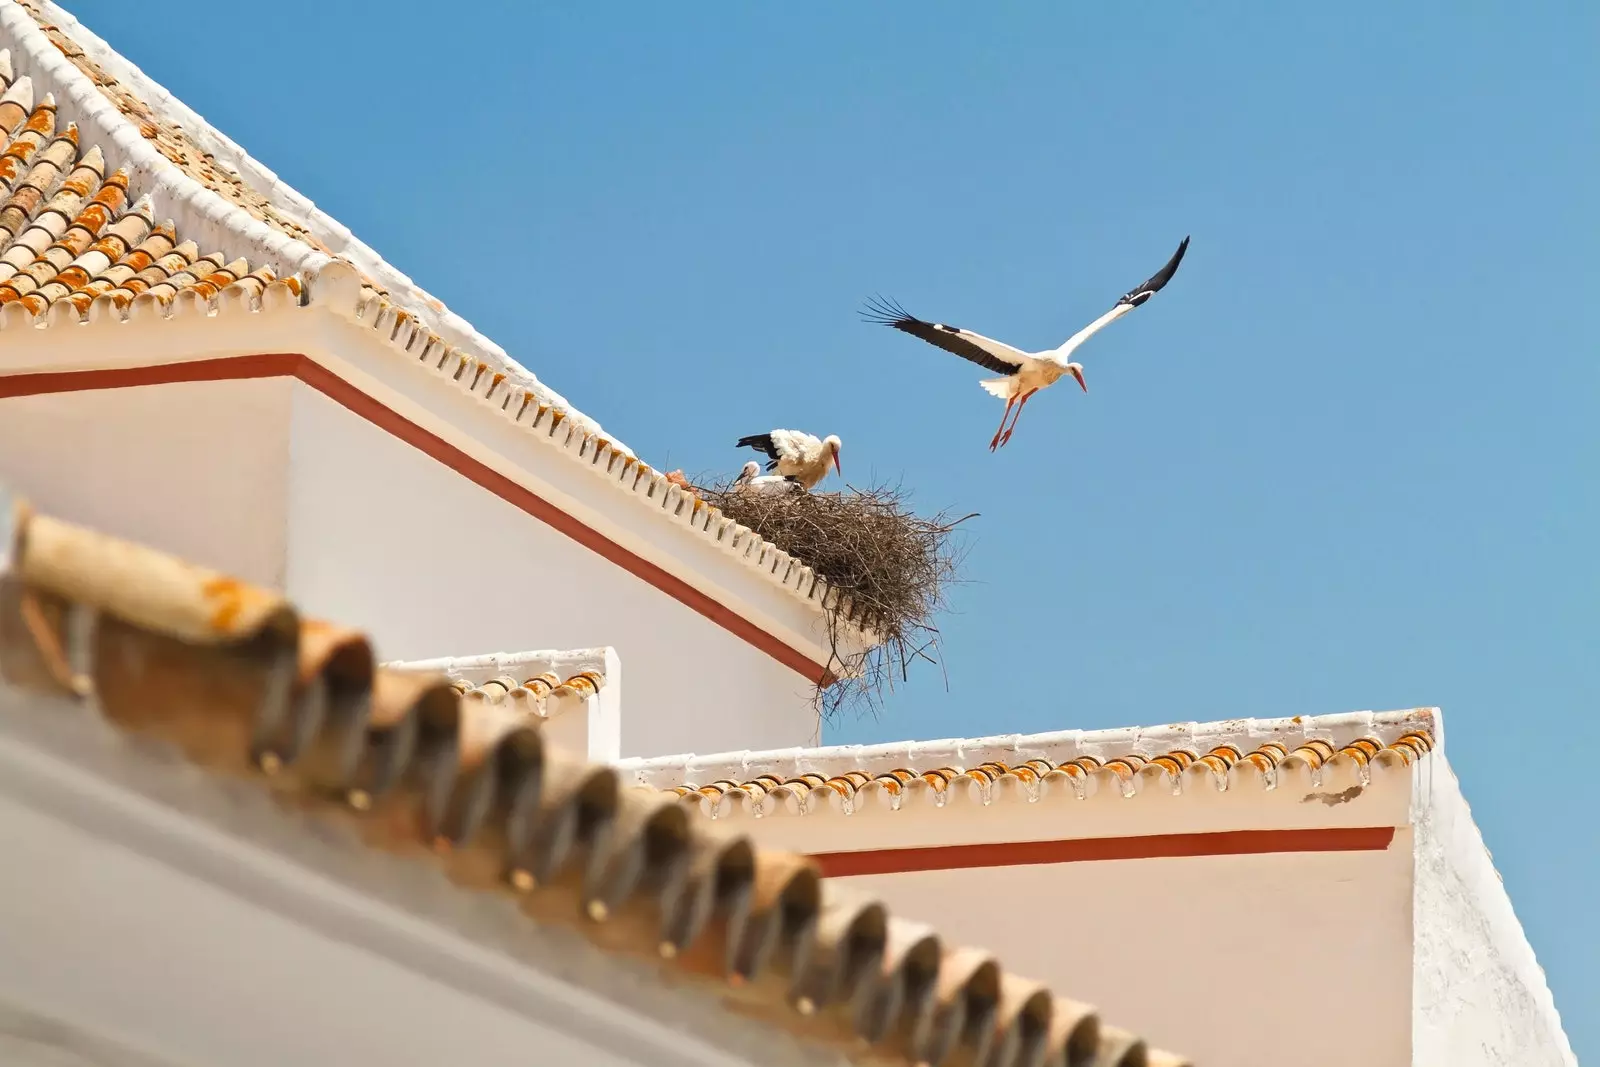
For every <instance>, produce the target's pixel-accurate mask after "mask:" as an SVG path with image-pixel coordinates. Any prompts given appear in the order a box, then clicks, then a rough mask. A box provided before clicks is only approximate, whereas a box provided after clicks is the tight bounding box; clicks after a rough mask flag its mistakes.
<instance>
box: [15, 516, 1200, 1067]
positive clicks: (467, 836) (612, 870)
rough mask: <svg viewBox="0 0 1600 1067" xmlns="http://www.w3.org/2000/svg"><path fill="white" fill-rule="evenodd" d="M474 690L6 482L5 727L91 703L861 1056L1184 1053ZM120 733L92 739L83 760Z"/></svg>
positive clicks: (1077, 1059)
mask: <svg viewBox="0 0 1600 1067" xmlns="http://www.w3.org/2000/svg"><path fill="white" fill-rule="evenodd" d="M481 666H483V665H482V664H480V667H481ZM578 676H579V675H574V677H578ZM586 680H587V681H589V682H590V683H591V684H592V679H586ZM470 686H471V683H470V682H467V683H466V684H464V685H461V686H457V685H454V684H452V683H451V682H450V680H449V679H447V678H446V677H444V676H443V675H439V674H430V673H428V672H424V671H419V670H414V669H413V670H394V669H392V668H387V667H380V666H379V665H378V663H377V662H376V660H375V657H374V655H373V651H372V647H371V643H370V641H368V639H367V638H366V636H365V635H363V634H361V633H358V632H353V631H350V630H347V629H343V628H340V627H337V626H333V625H329V624H326V623H321V622H317V621H314V620H309V619H304V618H302V617H301V616H300V614H299V612H298V611H297V610H296V609H295V607H294V606H293V605H292V604H289V603H287V602H286V601H285V600H284V599H283V598H282V597H281V596H279V595H277V594H275V593H273V592H271V591H269V590H265V589H260V588H256V587H252V586H249V585H247V584H245V583H241V582H238V581H236V580H233V579H230V578H228V577H227V576H224V575H219V574H214V573H211V572H208V571H203V570H200V569H198V568H194V567H192V566H189V565H187V564H185V563H184V562H182V561H180V560H177V559H174V558H172V557H169V556H166V555H164V554H161V553H157V552H154V551H151V550H149V549H146V548H143V547H142V546H138V545H134V544H130V543H126V542H121V541H116V540H113V539H110V538H105V537H102V536H99V535H97V534H95V533H93V532H91V531H87V530H84V529H81V528H79V527H75V526H72V525H70V524H67V523H62V522H59V521H57V520H53V519H50V518H48V517H43V516H38V515H35V514H33V513H32V512H31V511H29V510H28V509H27V508H26V507H23V506H20V505H15V504H14V503H13V501H11V500H10V499H9V498H7V497H6V496H5V495H4V493H3V492H0V716H3V717H5V719H6V720H13V719H14V720H18V721H23V725H24V726H26V725H27V723H29V722H32V721H33V720H34V719H35V718H37V717H40V716H43V717H44V719H43V721H45V722H49V721H51V720H59V721H61V722H63V723H65V722H77V723H80V724H81V722H82V721H83V717H82V716H75V715H68V714H66V713H65V712H66V710H67V709H66V708H65V707H64V705H65V704H68V703H87V704H88V705H89V707H90V708H91V709H92V710H93V711H95V712H96V713H97V714H98V716H99V717H100V718H101V719H103V720H104V721H105V722H106V723H109V724H110V725H112V726H114V727H115V728H116V729H117V730H119V731H122V732H124V733H128V734H134V735H139V736H141V737H143V738H145V739H147V740H153V741H157V742H160V743H162V744H164V745H165V746H168V747H171V748H174V749H176V750H177V752H179V753H181V755H182V756H183V757H184V758H185V759H186V760H187V761H188V762H189V763H190V764H192V765H195V766H197V767H199V768H201V769H203V770H204V771H205V772H207V774H206V777H209V778H212V779H215V780H220V781H232V782H236V783H240V784H241V785H245V786H249V785H251V784H253V785H255V786H256V787H259V788H260V789H262V790H263V791H270V792H271V793H272V795H273V796H274V797H275V798H276V799H277V800H278V801H280V802H281V803H283V804H285V805H287V806H288V807H290V808H292V809H294V810H296V811H303V812H304V813H306V814H307V815H309V816H311V817H313V818H317V819H322V820H328V821H330V822H331V823H332V824H333V825H344V826H346V827H353V828H354V830H355V832H356V833H357V834H358V835H359V836H360V839H361V840H362V841H363V842H364V843H365V847H367V848H370V849H372V850H374V851H376V852H385V853H390V854H392V855H394V856H397V857H401V858H404V859H408V860H410V861H412V862H416V863H426V864H432V865H434V866H435V867H436V868H437V869H438V870H439V871H440V872H441V873H443V874H444V875H445V876H446V877H447V878H448V880H449V881H450V882H451V883H454V885H455V887H456V889H455V890H453V891H452V892H476V893H481V894H489V895H493V896H497V897H499V898H500V899H501V901H502V902H512V903H513V904H514V905H515V907H516V908H517V909H519V910H520V912H521V914H522V915H524V916H525V917H526V918H527V920H528V921H530V922H533V923H537V924H539V925H540V926H543V927H549V928H552V929H558V930H566V931H569V932H571V933H573V934H575V935H577V936H578V937H580V938H581V939H583V940H584V941H586V942H588V943H589V944H591V945H593V946H595V947H596V948H598V949H600V950H602V951H604V952H607V953H610V954H613V955H615V956H616V957H617V958H619V959H624V958H626V959H632V960H635V961H643V962H644V963H645V964H646V965H648V966H650V967H653V968H659V971H657V972H656V973H657V974H658V975H659V976H660V980H663V981H667V982H677V983H685V984H687V985H688V986H689V987H690V988H692V989H697V990H700V991H702V993H703V995H704V996H705V997H707V998H709V999H710V1000H711V1001H713V1002H716V1003H720V1004H722V1005H724V1006H726V1007H727V1008H728V1009H729V1010H731V1011H732V1012H734V1013H735V1014H739V1015H743V1016H746V1017H749V1016H754V1017H755V1018H756V1019H758V1020H759V1021H760V1022H761V1023H762V1024H763V1025H765V1026H767V1027H770V1028H771V1030H772V1032H773V1033H774V1034H775V1035H781V1036H783V1037H784V1038H785V1039H796V1040H800V1041H802V1042H805V1043H808V1044H811V1045H813V1046H821V1047H823V1048H826V1049H830V1050H832V1052H833V1053H834V1054H836V1055H838V1056H841V1057H843V1058H845V1059H848V1060H853V1061H856V1062H870V1063H873V1064H878V1065H892V1064H905V1065H906V1067H910V1065H911V1064H929V1065H936V1064H939V1063H945V1062H961V1063H967V1062H996V1063H1002V1064H1007V1065H1010V1064H1013V1063H1028V1064H1043V1063H1048V1064H1052V1065H1057V1067H1077V1065H1087V1064H1089V1063H1103V1064H1109V1065H1116V1067H1131V1065H1133V1064H1144V1063H1158V1064H1163V1065H1170V1067H1176V1065H1177V1064H1178V1063H1180V1062H1181V1061H1180V1060H1179V1059H1178V1058H1177V1057H1173V1056H1170V1055H1168V1054H1165V1053H1160V1052H1157V1051H1155V1050H1147V1049H1146V1047H1145V1044H1144V1042H1143V1041H1141V1040H1139V1039H1138V1038H1137V1037H1135V1036H1134V1035H1132V1034H1129V1033H1126V1032H1124V1031H1120V1030H1117V1029H1115V1028H1113V1027H1110V1026H1102V1025H1101V1024H1100V1021H1099V1019H1098V1017H1097V1016H1096V1015H1095V1013H1094V1011H1093V1010H1092V1009H1090V1008H1088V1007H1086V1006H1084V1005H1081V1004H1077V1003H1075V1002H1073V1001H1070V1000H1068V999H1066V998H1063V997H1060V996H1058V995H1055V994H1053V993H1052V992H1051V991H1050V990H1048V989H1046V988H1044V987H1042V986H1040V985H1039V984H1038V983H1034V982H1030V981H1028V980H1026V979H1023V978H1021V977H1019V976H1016V975H1013V974H1011V973H1009V972H1007V971H1005V970H1004V969H1003V968H1002V967H1001V966H1000V964H999V963H998V961H996V960H994V959H993V958H992V957H990V956H989V955H988V954H986V953H984V952H982V951H977V950H972V949H966V948H958V947H954V946H950V945H947V944H945V942H944V941H942V940H941V939H940V938H939V937H938V935H937V934H936V933H935V932H934V931H932V930H930V929H928V928H927V927H924V926H921V925H918V924H915V923H908V922H906V921H904V920H901V919H899V918H897V917H895V916H892V915H890V914H889V913H888V911H887V910H886V909H885V908H884V907H883V906H882V905H881V904H879V903H877V902H876V901H873V900H871V899H869V898H866V897H862V896H859V895H856V894H852V893H850V892H849V891H847V890H846V891H841V890H840V889H839V888H838V887H837V886H835V885H832V884H829V883H827V882H825V881H824V880H822V879H821V878H820V875H819V871H818V869H817V867H816V865H815V864H814V863H813V862H811V861H810V860H808V859H807V858H806V857H804V856H800V855H795V854H793V853H788V852H783V851H779V850H774V849H768V848H762V847H760V846H758V845H756V844H755V843H754V842H753V841H752V840H751V839H750V838H749V837H748V836H745V835H741V834H736V833H728V832H724V831H722V830H720V829H717V828H713V827H710V826H707V825H704V824H700V823H698V822H697V821H694V820H691V819H689V818H688V816H687V814H686V813H685V812H684V811H683V809H682V807H681V806H679V805H678V804H677V803H675V802H673V801H672V800H671V799H670V798H667V797H663V796H662V795H661V794H659V793H652V792H651V791H648V790H640V789H633V788H629V786H628V785H627V783H626V781H625V780H624V779H623V778H622V777H621V776H619V775H618V774H617V773H616V772H615V771H614V770H613V769H612V768H610V767H608V766H605V765H602V764H596V763H589V762H586V761H583V760H575V759H573V758H571V757H570V756H568V755H564V754H563V753H561V752H560V751H558V750H555V749H554V748H552V747H551V746H549V745H547V744H546V739H545V737H544V734H543V732H542V731H541V730H540V729H539V726H538V717H537V716H528V717H524V718H522V719H520V720H514V721H508V720H507V719H506V717H505V716H503V715H501V714H499V713H498V712H490V710H489V705H488V704H487V703H486V702H485V701H481V700H473V699H469V698H466V697H464V695H463V694H462V693H461V692H460V690H461V689H463V688H470ZM19 692H26V693H32V694H35V695H36V697H35V699H33V700H31V701H29V700H21V699H18V694H19ZM24 720H25V721H24ZM12 724H13V723H12V722H11V721H0V726H6V727H9V726H11V725H12ZM109 747H111V746H108V745H106V744H105V743H104V741H103V739H99V740H96V741H95V742H94V743H92V744H90V745H89V746H88V748H89V749H92V750H93V751H92V752H88V753H86V758H88V757H91V756H95V755H97V754H99V753H103V752H104V751H105V750H107V749H108V748H109ZM125 751H133V750H132V749H131V748H130V749H126V750H125ZM169 766H170V763H169ZM176 777H177V779H179V781H178V783H177V785H179V786H181V785H183V784H184V783H190V784H193V783H194V782H195V781H197V780H198V777H199V776H196V775H194V774H193V773H192V772H190V771H182V772H178V773H177V774H176ZM177 792H179V790H178V789H177V787H176V786H175V788H174V791H173V793H174V794H176V793H177ZM170 795H173V794H169V801H170ZM300 832H302V833H305V832H307V830H306V829H301V831H300ZM312 836H320V834H315V833H313V834H312ZM991 1057H992V1058H991Z"/></svg>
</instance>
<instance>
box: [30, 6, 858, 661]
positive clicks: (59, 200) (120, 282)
mask: <svg viewBox="0 0 1600 1067" xmlns="http://www.w3.org/2000/svg"><path fill="white" fill-rule="evenodd" d="M0 49H3V50H4V51H5V59H4V60H0V80H4V81H5V82H6V83H7V89H6V102H5V103H3V104H0V127H3V128H0V160H3V161H4V162H3V163H0V333H7V334H11V333H12V331H17V332H16V333H15V334H13V336H12V337H8V339H7V341H8V343H7V346H6V347H7V348H8V349H10V350H12V351H13V352H16V351H19V350H25V349H26V348H27V345H26V344H25V342H26V341H27V340H28V339H30V338H44V337H47V336H50V334H49V333H45V332H36V331H50V332H51V333H53V331H54V330H58V329H68V330H70V329H73V328H75V327H91V326H93V327H98V326H103V325H114V326H148V325H154V324H158V323H163V322H165V323H171V324H173V325H177V324H179V323H180V322H185V321H188V322H193V321H199V320H204V319H208V318H215V317H217V316H219V315H222V316H230V317H234V316H252V315H258V314H263V313H268V314H272V315H287V314H292V313H293V312H295V311H296V310H309V311H312V312H315V311H319V310H320V311H323V312H331V313H332V314H334V315H335V316H337V318H338V319H339V320H341V321H343V322H347V323H352V324H354V325H355V326H357V327H359V328H360V329H362V330H363V331H366V332H367V334H368V336H370V337H373V338H375V339H377V340H378V341H379V342H380V343H381V344H382V345H384V346H386V348H387V349H388V350H389V351H391V352H393V353H395V354H397V355H398V356H400V358H401V359H403V360H406V361H409V362H411V363H413V364H415V365H419V366H421V367H423V368H425V369H426V370H428V371H430V372H432V375H433V376H434V378H435V381H436V382H437V383H438V386H437V387H438V388H441V389H449V390H452V391H455V392H457V393H461V394H465V395H467V396H469V397H471V398H472V399H473V400H475V401H477V402H478V409H479V410H482V414H481V416H478V417H481V418H482V419H485V420H488V419H496V420H504V421H505V422H509V423H511V424H513V425H515V426H516V427H518V428H520V429H524V430H527V431H530V432H531V433H532V434H533V435H534V436H535V437H536V438H537V439H539V440H544V441H548V442H550V443H552V444H554V445H556V446H557V447H558V448H559V449H560V451H562V452H563V453H565V455H566V456H567V457H568V458H569V459H570V460H571V461H573V462H576V463H580V464H582V465H584V466H585V467H586V468H588V469H589V470H592V471H594V472H595V473H596V474H597V475H599V476H600V477H601V479H602V480H604V481H606V482H609V483H610V484H611V486H612V490H611V491H613V492H615V491H620V492H624V493H626V494H628V495H629V496H631V497H632V498H633V499H635V500H637V501H638V502H639V503H640V504H642V505H643V506H644V512H641V514H643V513H645V512H651V513H659V515H660V516H661V517H660V518H658V519H654V520H648V519H641V521H642V522H650V523H656V522H665V523H668V524H670V525H671V526H673V527H676V528H678V529H681V530H684V531H686V532H687V534H688V535H689V536H691V537H693V538H694V539H695V540H696V541H698V542H699V543H700V544H702V545H706V546H710V547H712V548H714V549H715V550H716V551H715V554H713V555H712V556H711V557H710V558H711V559H721V560H725V561H728V562H737V563H739V564H741V565H742V566H743V567H748V568H750V569H751V570H753V571H755V572H756V573H757V574H758V575H760V576H761V579H762V580H763V581H764V582H769V583H772V584H774V585H776V586H779V587H781V588H782V589H784V590H786V591H787V594H788V596H790V597H793V598H794V599H795V600H797V601H799V602H800V603H799V604H797V605H796V606H798V607H801V608H802V609H803V610H805V611H809V612H816V611H820V610H824V609H832V608H837V609H838V610H839V612H840V616H841V618H842V619H844V620H846V621H847V622H858V619H857V613H856V611H855V610H854V608H853V606H852V605H851V604H850V603H848V601H846V600H843V599H842V598H840V597H839V596H838V595H837V594H834V593H833V592H832V591H831V590H830V589H829V587H828V585H827V583H826V582H825V581H824V580H823V579H822V578H821V577H820V576H819V575H817V574H816V573H815V572H814V571H812V570H811V568H809V567H808V566H806V565H805V564H804V563H803V562H802V561H800V560H798V559H795V558H794V557H792V556H790V555H789V554H788V553H787V552H784V551H782V550H780V549H778V548H777V546H775V545H773V544H771V543H770V542H767V541H765V540H763V539H762V538H761V537H759V536H757V535H755V534H754V533H753V532H752V531H751V530H749V529H748V528H747V527H744V526H742V525H740V524H738V523H734V522H732V521H731V520H729V519H727V518H726V517H725V516H723V515H722V514H721V512H720V511H719V510H718V509H716V508H714V507H712V506H710V505H708V504H707V503H706V502H705V501H703V500H701V499H700V498H699V497H698V496H696V495H695V494H693V493H691V492H688V491H687V490H685V489H684V488H683V487H682V486H680V485H678V484H674V483H673V482H672V481H669V479H668V478H667V477H666V476H665V475H664V474H663V473H662V472H660V471H656V470H654V469H652V468H651V467H650V466H649V465H647V464H645V463H642V462H640V461H639V460H638V458H637V457H636V456H635V455H634V453H633V452H632V450H631V449H629V448H628V447H627V446H626V445H624V444H623V443H621V442H620V441H618V440H617V439H616V438H614V437H612V436H611V435H610V434H608V433H606V432H605V431H604V430H603V429H602V428H601V427H600V426H599V424H598V423H596V422H595V421H594V420H593V419H591V418H589V417H588V416H586V415H584V414H583V413H582V412H581V411H579V410H577V409H576V408H575V407H573V406H572V405H571V404H570V403H569V402H568V401H567V400H566V399H565V398H564V397H562V396H561V395H560V394H558V393H555V392H554V391H552V390H551V389H549V388H548V387H547V386H546V385H545V384H544V383H542V382H541V381H540V380H539V379H538V378H536V377H535V376H534V375H533V374H532V373H531V372H530V371H528V370H527V369H526V368H525V367H523V366H521V365H520V364H518V363H517V362H516V361H514V360H512V359H511V358H510V357H509V356H508V355H507V354H506V353H505V352H504V351H503V350H501V349H500V348H499V347H498V346H497V345H494V344H493V343H492V342H490V341H489V340H488V339H487V338H484V337H482V336H481V335H480V334H478V333H477V332H476V331H474V330H472V328H471V327H470V326H469V325H468V324H466V323H465V322H464V321H463V320H461V319H460V318H459V317H457V316H455V315H453V314H451V313H450V312H449V311H448V310H447V309H446V308H445V307H444V305H443V304H442V303H441V302H439V301H438V300H437V299H435V298H433V297H431V296H429V295H428V294H427V293H425V292H424V291H423V290H421V289H420V288H418V287H417V286H416V285H415V284H414V283H413V282H411V281H410V279H408V278H406V277H405V276H404V275H402V274H400V273H399V272H398V271H395V270H394V269H393V268H392V267H390V266H389V265H388V264H386V263H384V261H383V260H382V258H381V257H379V256H378V255H377V253H375V252H373V251H372V250H371V249H369V248H367V246H365V245H364V244H362V243H361V242H359V241H357V240H356V239H355V238H354V237H353V236H351V235H350V233H349V231H348V230H346V229H344V228H343V227H341V226H339V224H338V223H337V222H335V221H334V220H333V219H331V218H328V217H327V216H326V215H325V214H323V213H322V212H320V211H318V210H317V209H316V208H315V206H314V205H312V204H311V202H310V201H309V200H306V199H305V198H304V197H302V196H300V195H299V194H298V193H296V192H295V191H294V190H293V189H291V188H289V187H288V186H287V185H285V184H284V183H283V182H281V181H280V180H279V179H278V178H277V177H276V176H275V175H273V174H272V173H271V172H270V171H269V170H267V169H266V168H265V167H263V166H261V165H260V164H259V163H257V162H256V161H254V160H252V159H251V158H250V157H249V156H248V154H246V153H245V152H244V151H243V150H242V149H240V148H239V147H238V146H237V145H234V144H233V142H231V141H229V140H228V139H227V138H226V137H224V136H223V135H222V134H221V133H219V132H218V131H216V130H214V129H212V128H211V127H210V126H209V125H207V124H206V123H205V122H204V121H203V120H202V119H200V118H199V117H198V116H196V115H194V114H193V112H191V111H189V110H188V109H187V108H185V107H183V105H182V104H181V103H180V102H178V101H177V100H175V99H174V98H173V97H172V96H171V94H170V93H167V92H166V91H165V90H164V89H162V88H161V87H160V86H159V85H157V84H155V83H154V82H153V81H151V80H150V79H149V78H148V77H146V76H145V75H144V74H142V73H141V72H140V71H138V69H137V68H136V67H134V66H133V65H132V64H130V63H128V62H127V61H126V60H125V59H123V58H122V57H120V56H118V55H117V54H116V52H115V51H114V50H112V49H111V48H110V46H108V45H107V44H106V43H105V42H104V41H101V40H100V39H99V38H98V37H96V36H94V35H93V34H92V33H91V32H90V31H88V30H87V29H86V28H85V27H83V26H82V25H81V24H80V23H78V22H77V21H76V20H75V19H74V18H72V16H71V15H70V14H68V13H67V12H65V11H64V10H62V9H61V8H60V7H59V6H58V5H55V4H53V3H46V2H42V0H0ZM235 321H241V320H239V319H237V318H236V320H235ZM218 325H220V324H218ZM13 338H14V343H13ZM94 348H95V350H96V351H99V352H102V353H104V352H106V351H108V350H110V349H108V347H107V346H106V345H104V344H103V343H101V344H97V345H95V346H94ZM28 369H37V368H28ZM0 395H4V394H3V393H0ZM488 429H489V424H487V423H485V431H486V432H487V431H488ZM602 492H604V491H603V490H602ZM666 536H680V535H666ZM603 539H604V537H603V535H602V540H603ZM591 540H592V538H591ZM585 543H588V542H585ZM695 551H696V552H699V551H701V550H700V549H699V548H698V547H697V548H696V549H695ZM723 565H724V566H725V565H726V563H724V564H723ZM673 595H679V593H674V594H673ZM696 595H697V594H696V593H695V592H693V591H691V590H682V591H681V597H680V598H682V597H687V598H689V599H691V600H693V599H695V597H696ZM700 599H705V598H704V597H703V596H702V597H700ZM730 606H731V605H724V606H723V607H722V610H726V608H727V607H730ZM706 610H708V611H713V612H714V611H715V610H717V609H716V608H714V607H712V606H709V605H708V606H707V608H706ZM855 639H861V640H866V641H870V640H871V637H870V635H869V634H866V633H865V632H864V631H853V632H852V635H851V636H847V637H846V639H845V643H846V644H853V643H854V640H855ZM790 658H791V659H792V658H793V657H790ZM822 666H824V667H825V666H827V665H826V664H824V665H822ZM797 669H801V670H802V673H807V674H808V676H809V675H810V674H815V673H816V671H817V668H815V667H813V666H799V665H797Z"/></svg>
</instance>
